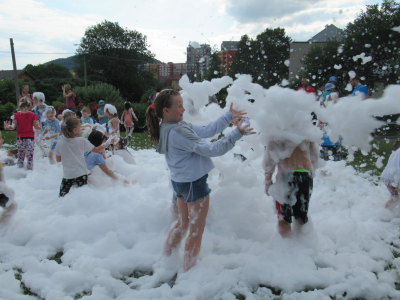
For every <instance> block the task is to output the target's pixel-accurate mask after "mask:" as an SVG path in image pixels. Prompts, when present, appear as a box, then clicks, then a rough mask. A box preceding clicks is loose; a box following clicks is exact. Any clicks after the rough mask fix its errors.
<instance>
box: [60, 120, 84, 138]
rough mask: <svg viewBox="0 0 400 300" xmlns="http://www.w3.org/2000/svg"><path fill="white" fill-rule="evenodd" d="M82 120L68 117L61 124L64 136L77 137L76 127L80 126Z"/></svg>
mask: <svg viewBox="0 0 400 300" xmlns="http://www.w3.org/2000/svg"><path fill="white" fill-rule="evenodd" d="M79 124H80V122H79V120H78V119H77V118H67V119H66V120H65V121H64V123H63V124H62V125H61V132H62V134H63V136H64V137H66V138H68V139H70V138H74V137H75V133H74V131H73V130H74V129H75V128H78V126H79Z"/></svg>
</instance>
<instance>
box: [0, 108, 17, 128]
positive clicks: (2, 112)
mask: <svg viewBox="0 0 400 300" xmlns="http://www.w3.org/2000/svg"><path fill="white" fill-rule="evenodd" d="M16 109H17V106H16V105H14V104H13V103H11V102H8V103H6V104H4V105H0V124H1V127H2V128H3V127H4V121H10V120H11V116H12V115H13V114H14V111H15V110H16ZM3 129H4V128H3Z"/></svg>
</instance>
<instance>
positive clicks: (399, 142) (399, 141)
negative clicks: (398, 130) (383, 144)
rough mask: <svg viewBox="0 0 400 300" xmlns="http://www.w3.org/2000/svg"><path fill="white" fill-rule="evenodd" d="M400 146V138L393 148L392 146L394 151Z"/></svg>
mask: <svg viewBox="0 0 400 300" xmlns="http://www.w3.org/2000/svg"><path fill="white" fill-rule="evenodd" d="M399 148H400V139H398V140H397V141H396V142H395V143H394V145H393V148H392V151H396V150H397V149H399Z"/></svg>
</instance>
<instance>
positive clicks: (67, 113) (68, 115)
mask: <svg viewBox="0 0 400 300" xmlns="http://www.w3.org/2000/svg"><path fill="white" fill-rule="evenodd" d="M74 115H75V113H74V112H73V111H71V110H68V111H63V120H64V122H65V121H66V120H67V119H68V118H72V117H73V116H74Z"/></svg>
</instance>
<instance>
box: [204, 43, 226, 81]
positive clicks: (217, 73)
mask: <svg viewBox="0 0 400 300" xmlns="http://www.w3.org/2000/svg"><path fill="white" fill-rule="evenodd" d="M224 73H225V70H224V68H222V59H221V56H220V54H219V51H218V49H217V48H216V47H214V48H213V50H212V51H211V54H210V63H209V68H208V70H207V73H206V74H205V76H204V79H205V80H208V81H210V80H212V79H213V78H221V77H222V76H224Z"/></svg>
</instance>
